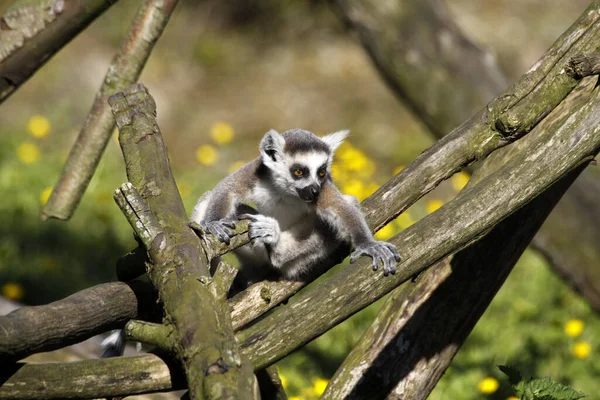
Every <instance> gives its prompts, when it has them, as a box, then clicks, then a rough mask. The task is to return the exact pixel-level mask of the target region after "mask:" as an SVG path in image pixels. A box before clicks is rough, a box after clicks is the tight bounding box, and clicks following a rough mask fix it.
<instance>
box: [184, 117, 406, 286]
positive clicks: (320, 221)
mask: <svg viewBox="0 0 600 400" xmlns="http://www.w3.org/2000/svg"><path fill="white" fill-rule="evenodd" d="M347 134H348V131H340V132H336V133H332V134H330V135H327V136H324V137H322V138H320V137H318V136H316V135H315V134H313V133H311V132H308V131H305V130H302V129H292V130H289V131H286V132H284V133H283V134H279V133H277V132H276V131H274V130H270V131H269V132H267V133H266V134H265V136H264V138H263V139H262V141H261V142H260V146H259V150H260V157H258V158H256V159H255V160H253V161H250V162H249V163H247V164H246V165H244V166H242V167H241V168H239V169H238V170H237V171H235V172H233V173H232V174H231V175H229V176H227V177H226V178H225V179H223V180H222V181H221V182H219V183H218V184H217V186H216V187H215V188H214V189H213V190H211V191H209V192H206V193H205V194H204V195H203V196H202V197H201V198H200V199H199V200H198V203H197V204H196V206H195V207H194V210H193V212H192V221H193V222H195V223H197V224H199V225H200V227H201V228H202V230H204V231H205V232H210V233H212V234H213V235H215V236H216V237H217V238H218V239H219V240H220V241H222V242H224V243H229V239H230V237H231V236H233V232H232V230H231V228H233V227H234V224H235V221H236V220H238V219H249V220H250V224H249V236H250V239H251V243H249V244H248V245H245V246H242V247H240V248H239V249H237V250H236V251H235V254H236V256H237V257H238V259H239V260H240V263H241V266H240V275H241V277H242V279H245V280H246V282H243V283H242V284H243V285H244V286H245V285H248V284H250V283H253V282H256V281H258V280H260V279H263V278H264V276H265V275H267V274H268V273H269V272H270V271H273V270H276V271H278V272H279V274H280V275H281V276H283V277H284V278H287V279H298V278H300V277H302V275H303V274H305V273H307V272H308V271H309V270H310V269H311V268H313V267H315V266H318V265H319V264H320V263H322V262H324V261H325V260H326V259H328V257H330V256H332V255H333V254H334V253H335V252H336V250H339V249H340V247H346V248H347V249H348V250H349V246H350V245H352V246H354V249H355V250H354V252H353V253H352V255H351V257H350V262H354V261H355V260H356V259H357V258H358V257H360V256H363V255H365V256H370V257H371V258H372V259H373V269H374V270H377V269H378V267H379V265H380V264H381V265H382V266H383V273H384V275H388V274H390V273H392V274H393V273H395V272H396V262H397V261H400V255H399V254H398V251H397V250H396V247H395V246H394V245H392V244H390V243H387V242H380V241H377V240H375V239H374V238H373V235H372V234H371V231H370V229H369V227H368V225H367V223H366V221H365V218H364V217H363V215H362V213H361V211H360V208H359V205H358V201H357V200H356V199H355V198H354V197H352V196H348V195H343V194H341V193H340V192H339V191H338V189H337V188H336V186H335V185H334V183H333V181H332V178H331V172H330V171H331V163H332V160H333V153H334V152H335V150H336V149H337V148H338V147H339V146H340V145H341V144H342V142H343V141H344V139H345V138H346V136H347ZM245 203H251V204H253V205H254V206H256V210H254V209H253V208H251V207H249V206H248V205H246V204H245ZM346 254H347V253H346Z"/></svg>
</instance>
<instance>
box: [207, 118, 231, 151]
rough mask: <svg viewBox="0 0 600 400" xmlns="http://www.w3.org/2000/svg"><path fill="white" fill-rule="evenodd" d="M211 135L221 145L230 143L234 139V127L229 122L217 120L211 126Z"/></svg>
mask: <svg viewBox="0 0 600 400" xmlns="http://www.w3.org/2000/svg"><path fill="white" fill-rule="evenodd" d="M210 137H211V138H212V140H214V141H215V143H216V144H218V145H219V146H224V145H226V144H229V143H231V141H232V140H233V127H232V126H231V125H229V124H228V123H227V122H215V123H214V124H212V126H211V127H210Z"/></svg>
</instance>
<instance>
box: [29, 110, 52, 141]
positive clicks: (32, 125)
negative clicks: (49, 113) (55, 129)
mask: <svg viewBox="0 0 600 400" xmlns="http://www.w3.org/2000/svg"><path fill="white" fill-rule="evenodd" d="M27 129H28V130H29V133H30V134H31V136H33V137H35V138H38V139H41V138H44V137H46V136H48V135H49V134H50V129H51V125H50V121H49V120H48V118H46V117H44V116H43V115H34V116H33V117H31V118H29V122H27Z"/></svg>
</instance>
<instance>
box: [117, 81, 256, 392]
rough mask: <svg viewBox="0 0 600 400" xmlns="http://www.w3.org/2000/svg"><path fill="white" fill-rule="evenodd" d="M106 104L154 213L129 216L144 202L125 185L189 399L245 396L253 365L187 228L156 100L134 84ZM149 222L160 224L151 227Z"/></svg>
mask: <svg viewBox="0 0 600 400" xmlns="http://www.w3.org/2000/svg"><path fill="white" fill-rule="evenodd" d="M109 103H110V105H111V108H112V110H113V114H114V115H115V120H116V122H117V126H118V127H119V141H120V143H121V148H122V150H123V156H124V158H125V165H126V169H127V177H128V179H129V181H130V182H131V183H132V184H133V185H134V186H135V187H136V188H137V191H138V192H139V193H140V194H141V195H142V197H143V198H144V200H145V203H146V204H147V206H148V210H149V211H151V213H152V214H154V218H150V219H148V218H139V219H136V218H131V215H132V214H133V213H132V210H133V211H134V213H135V212H136V211H135V210H141V209H143V207H144V204H142V203H143V202H139V201H137V200H135V199H134V201H130V200H129V199H130V198H133V197H135V192H133V191H131V190H130V193H129V194H133V197H130V196H128V195H126V194H125V193H124V197H126V198H127V199H128V201H127V202H125V203H126V204H125V205H126V207H124V212H125V213H126V214H128V215H129V216H130V218H129V220H130V222H133V224H132V228H133V229H134V231H135V232H136V233H137V234H138V236H139V237H140V239H141V240H142V242H144V243H147V244H149V247H148V254H149V255H150V259H151V261H152V264H148V265H149V270H148V277H149V278H150V280H151V281H152V283H153V284H154V286H155V287H156V288H157V289H158V292H159V298H160V299H161V300H162V301H163V303H164V310H165V319H164V323H165V324H167V325H172V327H173V334H172V337H173V342H174V350H175V354H176V356H177V359H178V360H179V361H180V362H181V363H182V364H183V367H184V369H185V374H186V378H187V382H188V384H189V389H190V398H192V399H196V398H208V399H213V398H215V399H216V398H225V397H227V398H240V399H243V398H251V396H252V393H253V385H254V376H253V374H252V368H251V367H250V366H249V365H247V364H246V363H244V362H242V357H241V356H240V353H239V350H238V348H237V344H236V342H235V338H234V335H233V329H232V326H231V319H230V315H229V310H228V309H227V303H226V302H225V300H224V298H223V297H224V296H223V297H219V296H216V295H215V291H214V289H213V288H212V286H214V285H213V283H212V279H211V277H210V274H209V271H208V268H207V265H206V262H207V257H206V256H205V254H203V252H202V246H201V244H200V240H199V239H198V237H197V236H196V234H195V233H194V232H192V230H191V229H189V227H188V226H187V215H186V212H185V209H184V207H183V203H182V201H181V197H180V196H179V192H178V191H177V185H176V184H175V180H174V179H173V175H172V173H171V167H170V163H169V159H168V157H167V151H166V148H165V146H164V143H163V141H162V136H161V134H160V130H159V128H158V125H157V124H156V120H155V118H156V105H155V103H154V99H152V97H151V96H150V95H149V94H148V92H147V90H146V88H145V87H144V86H143V85H133V86H132V87H130V88H128V89H126V90H125V91H124V92H123V93H118V94H116V95H113V96H111V97H110V99H109ZM123 188H124V187H122V188H121V191H122V192H124V190H123ZM118 197H119V196H118ZM137 217H141V216H140V215H137ZM138 221H142V222H147V221H148V222H149V223H150V225H144V224H138V223H137V222H138ZM155 221H159V223H160V226H159V227H156V226H154V222H155ZM144 232H147V233H149V234H148V235H146V234H145V233H144Z"/></svg>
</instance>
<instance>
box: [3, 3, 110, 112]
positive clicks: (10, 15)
mask: <svg viewBox="0 0 600 400" xmlns="http://www.w3.org/2000/svg"><path fill="white" fill-rule="evenodd" d="M115 2H116V0H93V1H87V2H85V4H84V3H83V2H81V1H78V0H34V1H25V0H19V1H15V2H14V4H13V5H11V7H10V8H9V9H8V10H7V12H6V14H4V16H3V17H2V18H0V103H2V102H3V101H4V100H6V99H7V98H8V97H9V96H10V95H11V94H13V93H14V92H15V91H16V90H17V89H18V88H19V87H20V86H21V85H22V84H23V83H24V82H25V81H26V80H27V79H29V77H30V76H31V75H33V74H34V73H35V71H37V70H38V68H40V67H41V66H42V65H44V63H46V61H48V60H49V59H50V58H51V57H52V56H53V55H54V54H55V53H56V52H57V51H58V50H60V49H61V48H62V47H63V46H64V45H66V44H67V43H69V42H70V41H71V39H73V38H74V37H75V36H77V35H78V34H79V32H81V31H82V30H84V29H85V28H86V27H87V26H88V25H89V24H90V23H91V22H92V21H93V20H94V19H96V17H98V16H100V15H101V14H102V13H103V12H104V11H105V10H106V9H107V8H108V7H110V6H111V5H112V4H114V3H115Z"/></svg>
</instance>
